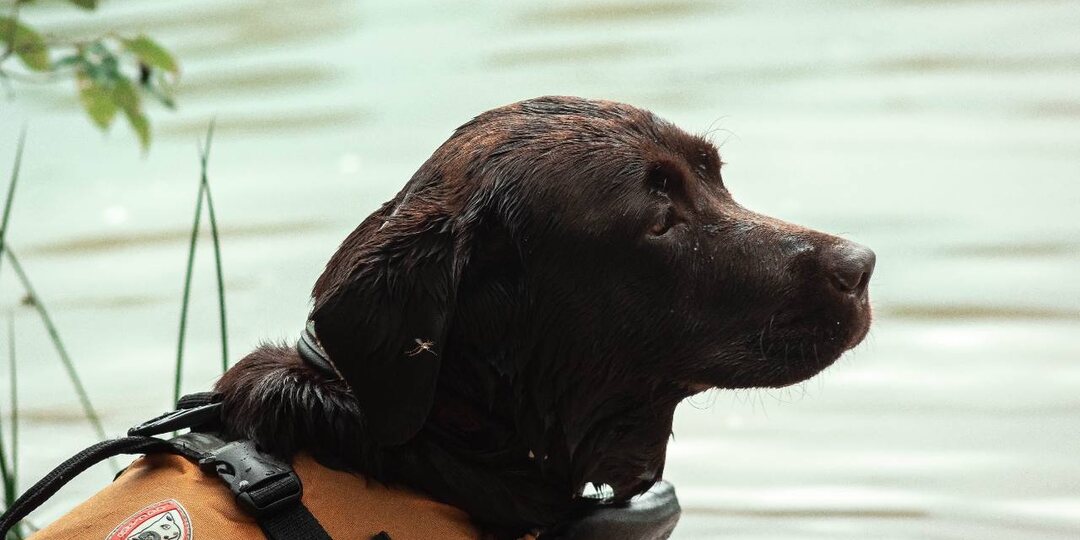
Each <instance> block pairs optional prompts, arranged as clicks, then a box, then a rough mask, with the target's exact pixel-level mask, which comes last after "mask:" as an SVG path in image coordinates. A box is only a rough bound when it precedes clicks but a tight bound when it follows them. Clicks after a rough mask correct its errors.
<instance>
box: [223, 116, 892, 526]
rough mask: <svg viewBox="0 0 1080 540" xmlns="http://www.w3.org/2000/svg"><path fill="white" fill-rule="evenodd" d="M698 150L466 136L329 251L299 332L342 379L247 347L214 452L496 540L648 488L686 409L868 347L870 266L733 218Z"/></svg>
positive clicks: (587, 125)
mask: <svg viewBox="0 0 1080 540" xmlns="http://www.w3.org/2000/svg"><path fill="white" fill-rule="evenodd" d="M721 165H722V162H721V160H720V156H719V155H718V154H717V150H716V148H715V147H714V146H713V145H712V144H710V143H709V142H708V141H707V140H705V139H704V138H702V137H699V136H695V135H691V134H688V133H686V132H684V131H682V130H680V129H679V128H677V127H675V126H674V125H672V124H671V123H669V122H666V121H664V120H662V119H659V118H657V117H656V116H654V115H653V114H651V113H649V112H648V111H644V110H641V109H638V108H635V107H632V106H629V105H623V104H620V103H612V102H607V101H593V100H586V99H580V98H573V97H542V98H537V99H531V100H528V101H523V102H520V103H515V104H512V105H508V106H505V107H501V108H498V109H495V110H492V111H489V112H486V113H484V114H482V115H480V116H478V117H477V118H475V119H474V120H472V121H471V122H468V123H467V124H465V125H463V126H461V127H460V128H458V130H457V131H455V132H454V134H453V135H452V136H451V137H450V139H449V140H448V141H446V143H444V144H443V145H442V146H441V147H440V148H439V149H438V150H436V151H435V153H434V154H433V155H432V156H431V158H430V159H428V161H427V162H426V163H424V165H423V166H421V167H420V169H419V170H418V171H417V172H416V174H415V175H414V176H413V177H412V179H411V180H409V182H408V183H407V184H406V185H405V187H404V189H402V191H401V192H400V193H398V195H397V196H395V197H394V198H393V199H392V200H390V201H389V202H387V203H386V204H384V205H383V206H382V207H381V208H380V209H379V210H377V211H376V212H375V213H373V214H372V215H370V216H368V218H367V219H365V220H364V221H363V223H361V224H360V226H359V227H358V228H357V229H356V230H355V231H353V233H352V234H350V235H349V236H348V238H346V239H345V241H344V242H343V243H342V244H341V247H340V248H339V249H338V251H337V253H335V254H334V255H333V257H332V258H331V259H330V262H329V263H328V264H327V266H326V270H325V272H324V273H323V274H322V277H321V278H319V280H318V282H317V283H316V284H315V288H314V293H313V297H314V308H313V310H312V313H311V318H310V320H311V323H312V324H313V325H314V332H315V334H316V335H317V337H318V340H319V341H320V342H321V345H322V346H323V348H324V349H325V351H326V352H327V353H328V354H329V358H330V360H331V361H332V363H333V367H334V369H335V370H336V372H337V374H338V375H340V377H330V376H327V375H326V374H325V372H320V371H319V370H316V369H313V368H312V367H311V366H310V365H309V364H308V363H305V362H304V361H302V360H301V358H300V357H299V355H298V354H297V352H296V350H295V349H293V348H292V347H276V346H264V347H261V348H259V349H258V350H256V351H255V352H253V353H251V354H250V355H248V356H247V357H246V358H244V359H243V360H242V361H241V362H240V363H239V364H238V365H237V366H236V367H235V368H233V369H232V370H231V371H230V372H229V373H227V374H226V375H225V376H224V377H223V378H222V379H221V381H220V382H219V383H218V384H217V390H218V391H219V392H221V393H222V394H223V396H224V408H225V411H226V412H225V417H226V422H227V426H226V431H227V433H228V434H229V435H231V436H235V437H248V438H252V439H254V440H256V441H258V442H259V443H260V444H261V445H262V446H263V447H264V448H266V449H269V450H271V451H273V452H274V453H277V454H280V455H283V456H291V455H293V454H296V453H297V452H301V451H304V452H309V453H311V454H313V455H314V456H315V457H316V459H318V460H319V461H320V462H322V463H324V464H326V465H329V466H332V467H336V468H344V469H348V470H352V471H356V472H359V473H361V474H363V475H367V476H369V477H373V478H376V479H379V480H382V481H384V482H388V483H391V484H399V485H406V486H410V487H412V488H415V489H418V490H421V491H423V492H426V493H428V494H430V495H431V496H433V497H434V498H436V499H439V500H442V501H444V502H448V503H450V504H452V505H455V506H457V507H459V508H462V509H464V510H465V511H467V512H468V513H469V514H470V515H471V516H472V517H473V519H474V520H476V522H477V523H481V524H484V525H485V526H486V527H489V528H490V529H491V530H496V531H503V533H504V534H505V535H506V536H512V535H514V534H519V533H521V532H523V531H527V530H537V529H539V530H543V529H545V528H548V527H551V526H554V525H556V524H559V523H563V522H565V521H566V520H568V519H571V518H573V517H574V516H577V515H580V514H581V513H582V512H587V511H588V510H589V508H590V507H591V506H592V505H596V504H598V503H597V502H596V499H595V498H590V497H583V496H582V493H583V489H584V488H585V486H586V485H587V484H591V485H592V486H606V487H605V488H604V490H603V491H604V493H606V494H607V495H608V500H615V501H619V500H625V499H628V498H630V497H632V496H634V495H636V494H638V493H641V492H643V491H645V490H647V489H648V488H649V487H650V486H652V485H653V484H654V483H655V482H656V481H657V480H658V479H659V478H660V477H661V474H662V473H663V469H664V456H665V452H666V447H667V442H668V438H669V436H670V434H671V425H672V416H673V414H674V412H675V408H676V406H677V405H678V404H679V402H680V401H682V400H683V399H685V398H686V397H688V396H691V395H693V394H695V393H698V392H701V391H703V390H705V389H709V388H777V387H783V386H787V385H790V384H794V383H797V382H800V381H803V380H805V379H807V378H809V377H811V376H813V375H814V374H816V373H818V372H820V371H821V370H822V369H824V368H826V367H827V366H829V365H830V364H832V363H833V362H834V361H835V360H836V359H837V358H838V357H839V356H840V355H841V354H842V353H843V352H844V351H847V350H848V349H850V348H852V347H854V346H855V345H856V344H858V343H859V342H860V341H861V340H862V339H863V337H864V336H865V335H866V333H867V330H868V329H869V326H870V318H871V309H870V304H869V300H868V294H867V284H868V281H869V279H870V275H871V273H872V272H873V270H874V253H873V252H872V251H870V250H869V249H867V248H865V247H863V246H860V245H858V244H854V243H852V242H849V241H846V240H844V239H841V238H838V237H836V236H830V235H828V234H824V233H821V232H817V231H813V230H810V229H806V228H803V227H799V226H797V225H793V224H791V223H786V222H784V221H780V220H778V219H774V218H771V217H767V216H763V215H760V214H756V213H754V212H752V211H750V210H747V209H746V208H743V207H742V206H740V205H739V204H738V203H736V202H735V199H734V198H733V197H732V195H731V193H730V192H729V191H728V189H727V187H726V186H725V185H724V180H723V178H722V174H721Z"/></svg>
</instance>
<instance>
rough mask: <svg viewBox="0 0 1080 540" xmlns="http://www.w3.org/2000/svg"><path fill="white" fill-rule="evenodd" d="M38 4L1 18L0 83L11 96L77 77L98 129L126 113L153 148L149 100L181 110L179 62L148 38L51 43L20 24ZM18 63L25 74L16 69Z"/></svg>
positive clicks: (86, 5) (91, 1)
mask: <svg viewBox="0 0 1080 540" xmlns="http://www.w3.org/2000/svg"><path fill="white" fill-rule="evenodd" d="M33 1H34V0H15V3H14V4H13V6H12V7H11V10H10V13H8V14H6V15H5V14H0V82H3V83H4V84H5V86H7V88H8V92H9V94H11V93H12V91H11V88H10V81H11V80H17V81H20V82H30V83H43V82H52V81H54V80H56V79H58V78H67V77H71V78H73V79H74V81H75V88H76V91H77V92H78V95H79V101H80V102H81V103H82V106H83V109H84V110H85V111H86V114H87V115H88V116H89V117H90V120H91V121H92V122H93V123H94V125H96V126H97V127H98V128H99V129H101V130H103V131H104V130H107V129H108V128H109V127H110V126H111V125H112V123H113V120H114V119H115V118H116V116H117V115H118V114H120V113H123V115H124V117H125V118H126V119H127V121H128V124H129V125H131V127H132V129H133V130H134V131H135V134H136V135H138V137H139V143H140V145H141V146H142V148H143V150H144V151H145V150H146V149H148V148H149V146H150V122H149V120H148V119H147V117H146V113H145V111H144V108H143V98H144V97H149V98H152V99H154V100H156V101H158V102H160V103H161V104H163V105H165V106H166V107H168V108H170V109H172V108H175V101H174V99H173V89H174V88H175V85H176V83H177V81H178V80H179V77H180V65H179V64H178V63H177V61H176V58H175V57H173V55H172V54H171V53H170V52H169V51H168V50H167V49H165V48H164V47H162V46H161V45H160V44H158V43H157V42H156V41H154V40H153V39H151V38H150V37H148V36H146V35H136V36H123V35H118V34H106V35H104V36H99V37H97V38H94V39H90V40H85V41H75V42H64V41H50V40H47V39H46V38H45V36H44V35H43V34H42V33H41V32H39V31H37V30H35V29H34V28H32V27H30V26H29V25H27V24H26V23H25V22H23V21H22V20H21V19H20V11H21V8H22V6H23V5H25V4H29V3H32V2H33ZM68 1H69V2H70V3H72V4H74V5H76V6H79V7H80V8H83V9H86V10H93V9H96V8H97V5H98V0H68ZM54 57H57V59H56V60H55V61H54V60H53V58H54ZM15 59H17V60H18V61H19V63H20V64H21V66H22V68H21V70H13V69H11V67H10V65H11V61H12V60H15Z"/></svg>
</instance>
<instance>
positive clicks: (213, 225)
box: [200, 122, 229, 373]
mask: <svg viewBox="0 0 1080 540" xmlns="http://www.w3.org/2000/svg"><path fill="white" fill-rule="evenodd" d="M213 138H214V122H210V127H209V128H208V129H207V131H206V145H205V146H203V149H202V152H201V153H200V154H201V155H200V162H201V164H202V175H201V178H202V180H201V184H202V192H203V194H204V195H206V213H207V216H208V217H209V218H210V238H212V239H213V241H214V267H215V270H216V272H217V292H218V319H219V321H220V323H221V372H222V373H224V372H225V371H227V370H228V369H229V330H228V325H227V323H226V320H225V275H224V272H222V270H221V242H220V241H219V239H218V228H217V217H216V215H215V214H214V199H213V198H212V197H211V196H210V180H209V178H208V176H207V174H206V164H207V161H209V159H210V145H211V142H212V141H213Z"/></svg>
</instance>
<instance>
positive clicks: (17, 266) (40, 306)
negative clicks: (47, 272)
mask: <svg viewBox="0 0 1080 540" xmlns="http://www.w3.org/2000/svg"><path fill="white" fill-rule="evenodd" d="M4 254H5V255H7V258H8V262H9V263H11V268H12V270H14V271H15V275H16V276H18V277H19V281H22V285H23V288H24V289H26V294H27V295H28V296H29V297H30V301H31V302H32V303H33V305H34V309H35V310H37V312H38V315H40V316H41V322H42V323H43V324H44V325H45V330H46V331H47V332H48V333H49V338H50V339H52V342H53V346H54V347H55V348H56V352H57V354H59V355H60V361H61V363H63V365H64V369H65V370H66V371H67V374H68V378H69V379H71V384H72V385H73V386H74V387H75V393H76V394H77V395H78V397H79V402H80V403H82V408H83V413H84V414H85V415H86V418H87V420H90V424H91V425H92V426H93V428H94V431H95V432H96V433H97V435H98V438H100V439H102V440H104V439H106V436H105V427H104V426H102V424H101V418H100V417H99V416H98V413H97V411H96V410H95V409H94V406H93V405H92V404H91V403H90V396H89V395H88V394H87V393H86V388H85V387H83V383H82V379H80V378H79V372H78V371H76V370H75V364H74V362H72V361H71V356H70V355H69V354H68V351H67V347H65V346H64V341H63V340H62V339H60V332H59V331H58V330H57V329H56V324H55V323H54V322H53V319H52V317H51V316H50V315H49V310H48V309H46V308H45V303H44V302H42V301H41V297H40V296H38V294H37V291H36V290H34V286H33V284H31V283H30V278H29V277H28V276H27V275H26V271H25V270H23V267H22V264H21V263H20V262H19V259H18V257H16V256H15V253H14V252H13V251H12V250H11V248H10V247H8V248H7V250H6V252H5V253H4Z"/></svg>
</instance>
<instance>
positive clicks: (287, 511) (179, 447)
mask: <svg viewBox="0 0 1080 540" xmlns="http://www.w3.org/2000/svg"><path fill="white" fill-rule="evenodd" d="M220 401H221V400H220V397H219V396H217V395H216V394H212V393H210V392H204V393H201V394H192V395H190V396H184V397H183V398H181V399H180V402H179V403H178V404H177V405H178V409H177V410H175V411H172V412H169V413H166V414H163V415H161V416H159V417H157V418H154V419H152V420H150V421H147V422H144V423H142V424H140V425H138V426H136V427H134V428H132V429H131V430H129V432H128V434H129V436H127V437H122V438H119V439H110V440H107V441H102V442H99V443H97V444H95V445H93V446H91V447H89V448H87V449H85V450H83V451H82V452H79V453H78V454H76V455H74V456H72V457H71V458H70V459H68V460H67V461H65V462H63V463H61V464H60V465H59V466H58V467H56V468H55V469H53V471H52V472H50V473H49V474H47V475H45V477H44V478H42V479H41V480H39V481H38V482H37V483H36V484H34V485H33V487H31V488H30V489H29V490H27V491H26V493H24V494H23V495H22V496H21V497H19V498H18V499H17V500H16V501H15V502H14V503H12V505H11V506H10V507H9V508H8V509H7V511H5V512H4V514H3V515H2V516H0V538H7V533H8V531H10V530H11V528H12V527H14V526H15V524H16V523H18V522H19V521H20V520H22V519H23V518H25V517H26V516H28V515H29V514H30V512H33V511H34V510H36V509H37V508H38V507H39V506H41V505H42V504H43V503H44V502H45V501H47V500H48V499H49V498H50V497H52V496H53V495H55V494H56V492H57V491H59V490H60V488H62V487H63V486H64V485H65V484H67V483H68V482H69V481H71V479H73V478H74V477H76V476H78V475H79V474H81V473H82V472H83V471H85V470H86V469H88V468H90V467H91V466H93V465H95V464H97V463H100V462H102V461H104V460H106V459H109V458H111V457H114V456H118V455H121V454H153V453H170V454H178V455H181V456H183V457H185V458H187V459H190V460H192V461H195V462H196V463H198V464H199V467H200V468H201V469H202V470H203V471H206V472H213V473H214V474H215V475H216V476H217V477H218V478H220V479H221V480H222V481H224V482H225V484H226V485H228V486H229V489H230V490H231V491H232V492H233V494H234V495H236V501H237V503H238V504H239V505H240V507H241V508H243V509H244V511H245V512H247V513H248V514H249V515H251V516H252V517H253V518H254V519H255V522H256V523H258V524H259V527H260V528H261V529H262V530H263V533H264V534H266V537H267V539H268V540H332V539H331V538H330V535H329V534H327V532H326V530H325V529H324V528H323V527H322V525H320V524H319V521H318V520H317V519H315V516H313V515H312V514H311V511H310V510H308V509H307V507H305V506H304V504H303V503H302V502H301V497H302V496H303V493H304V488H303V484H302V483H301V482H300V477H299V476H297V474H296V471H294V470H293V468H292V466H291V465H290V464H288V463H286V462H284V461H281V460H280V459H278V458H276V457H274V456H272V455H270V454H267V453H264V452H262V451H261V450H259V448H258V447H257V446H256V445H255V443H254V442H253V441H248V440H236V441H228V442H226V441H224V440H222V439H221V438H220V437H219V436H218V434H216V433H213V432H210V431H203V430H205V429H208V428H210V429H212V428H213V427H217V424H218V422H219V419H220V413H221V403H220ZM189 428H190V429H192V430H193V431H191V432H190V433H186V434H184V435H180V436H178V437H174V438H173V439H171V440H164V439H159V438H156V437H153V436H152V435H160V434H162V433H167V432H171V431H177V430H180V429H189Z"/></svg>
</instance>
